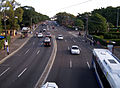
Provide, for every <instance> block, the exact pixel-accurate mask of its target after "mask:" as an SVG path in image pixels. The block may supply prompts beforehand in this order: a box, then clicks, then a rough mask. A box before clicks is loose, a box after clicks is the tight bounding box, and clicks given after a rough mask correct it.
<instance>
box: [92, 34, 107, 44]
mask: <svg viewBox="0 0 120 88" xmlns="http://www.w3.org/2000/svg"><path fill="white" fill-rule="evenodd" d="M93 39H94V40H95V41H99V42H100V44H102V45H104V46H106V45H107V43H106V41H105V40H104V39H102V38H101V37H99V36H96V35H93Z"/></svg>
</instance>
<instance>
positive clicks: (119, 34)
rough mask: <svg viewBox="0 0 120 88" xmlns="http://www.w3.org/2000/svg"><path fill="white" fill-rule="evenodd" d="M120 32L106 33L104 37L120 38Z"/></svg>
mask: <svg viewBox="0 0 120 88" xmlns="http://www.w3.org/2000/svg"><path fill="white" fill-rule="evenodd" d="M119 38H120V33H104V39H119Z"/></svg>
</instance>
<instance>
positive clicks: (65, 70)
mask: <svg viewBox="0 0 120 88" xmlns="http://www.w3.org/2000/svg"><path fill="white" fill-rule="evenodd" d="M51 25H53V24H52V23H50V24H49V26H39V27H38V29H37V30H36V31H40V30H41V29H44V28H46V29H48V30H49V31H50V32H51V33H52V35H55V36H56V38H57V36H58V34H63V35H64V40H57V54H56V58H55V61H54V64H53V66H52V69H51V71H50V73H49V75H48V78H47V79H46V82H48V81H50V82H55V83H57V85H58V86H59V88H97V87H98V85H97V82H96V79H95V75H94V73H93V71H92V70H91V60H92V49H93V47H92V46H90V45H89V44H88V43H85V42H84V38H83V37H78V36H77V35H76V34H74V33H73V31H68V30H67V29H66V28H64V27H61V26H58V27H55V29H52V26H51ZM43 40H44V38H35V37H34V36H33V37H32V38H31V39H30V40H29V41H28V43H27V44H26V45H25V46H24V47H23V48H21V49H20V50H19V51H18V52H17V53H16V54H14V55H13V56H11V57H10V58H8V59H7V60H6V61H5V62H4V63H2V64H0V88H34V86H35V85H36V83H37V82H38V80H39V78H40V77H41V75H42V73H43V71H44V69H45V67H46V65H47V63H48V60H49V58H50V56H51V53H52V50H53V44H52V46H51V47H44V46H43ZM52 43H53V41H52ZM72 45H78V46H79V47H80V48H81V53H80V55H71V54H70V48H71V46H72Z"/></svg>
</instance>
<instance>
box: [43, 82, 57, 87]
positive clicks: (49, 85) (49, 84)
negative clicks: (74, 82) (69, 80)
mask: <svg viewBox="0 0 120 88" xmlns="http://www.w3.org/2000/svg"><path fill="white" fill-rule="evenodd" d="M41 88H58V86H57V84H56V83H54V82H47V83H45V84H44V85H43V86H42V87H41Z"/></svg>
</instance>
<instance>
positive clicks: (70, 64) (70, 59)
mask: <svg viewBox="0 0 120 88" xmlns="http://www.w3.org/2000/svg"><path fill="white" fill-rule="evenodd" d="M70 68H72V61H71V59H70Z"/></svg>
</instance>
